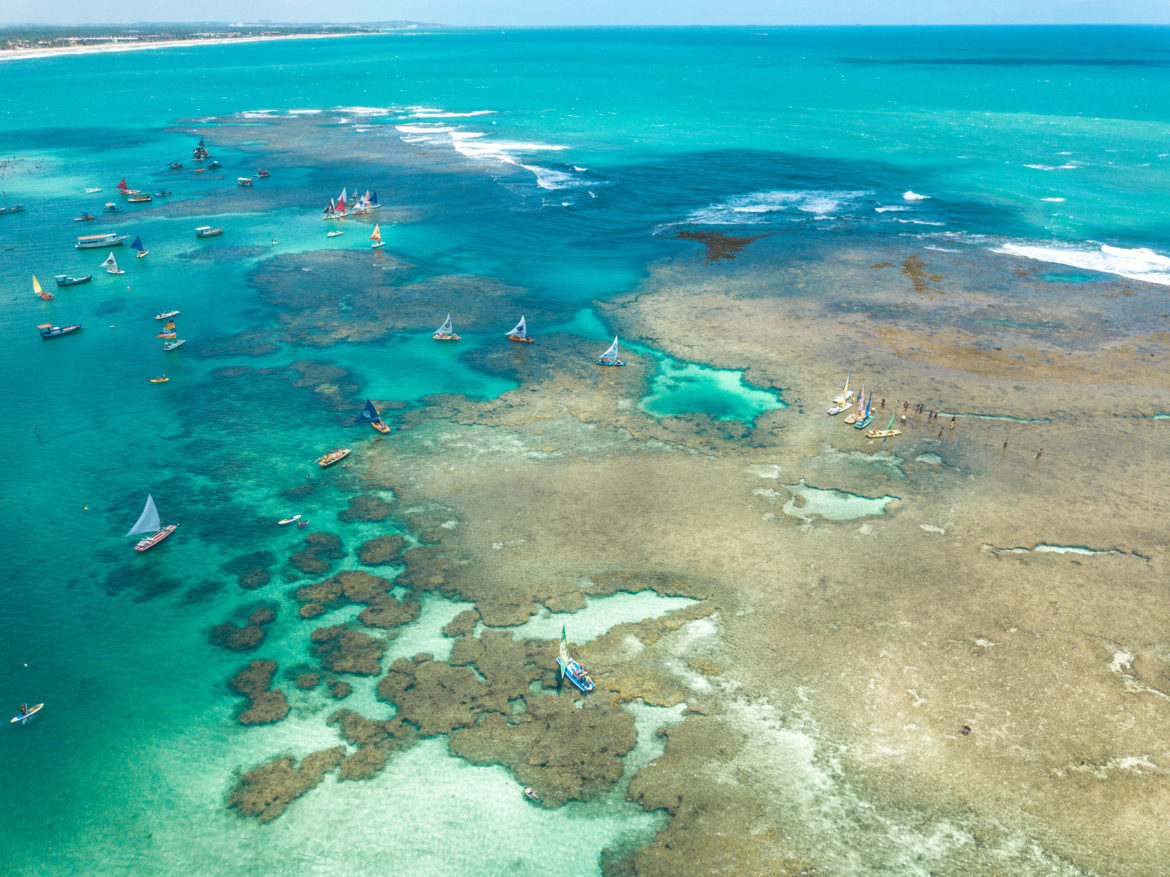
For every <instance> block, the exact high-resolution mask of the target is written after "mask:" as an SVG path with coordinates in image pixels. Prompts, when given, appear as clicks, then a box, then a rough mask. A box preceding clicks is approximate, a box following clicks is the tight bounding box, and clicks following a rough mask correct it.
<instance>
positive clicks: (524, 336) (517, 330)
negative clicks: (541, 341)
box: [507, 316, 536, 344]
mask: <svg viewBox="0 0 1170 877" xmlns="http://www.w3.org/2000/svg"><path fill="white" fill-rule="evenodd" d="M507 338H508V340H509V341H519V342H521V343H523V344H531V343H532V342H533V341H535V340H536V339H535V338H533V337H532V336H531V335H529V334H528V327H527V326H526V325H525V324H524V317H523V316H521V317H520V322H519V323H517V324H516V326H515V327H514V328H513V329H512V331H511V332H509V333H508V335H507Z"/></svg>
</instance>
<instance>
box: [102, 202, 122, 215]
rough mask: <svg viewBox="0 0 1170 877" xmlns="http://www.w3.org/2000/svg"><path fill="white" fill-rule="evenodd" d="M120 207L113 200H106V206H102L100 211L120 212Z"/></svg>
mask: <svg viewBox="0 0 1170 877" xmlns="http://www.w3.org/2000/svg"><path fill="white" fill-rule="evenodd" d="M121 212H122V208H121V207H119V206H118V205H117V204H115V203H114V202H113V201H107V202H106V206H105V207H103V208H102V213H121Z"/></svg>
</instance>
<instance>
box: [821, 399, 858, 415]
mask: <svg viewBox="0 0 1170 877" xmlns="http://www.w3.org/2000/svg"><path fill="white" fill-rule="evenodd" d="M852 407H853V403H852V402H845V403H843V404H841V405H834V406H833V407H832V408H830V409H829V410H828V411H826V412H825V413H826V414H831V415H834V416H836V415H838V414H840V413H841V412H842V411H848V410H849V409H850V408H852Z"/></svg>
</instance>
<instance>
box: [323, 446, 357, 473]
mask: <svg viewBox="0 0 1170 877" xmlns="http://www.w3.org/2000/svg"><path fill="white" fill-rule="evenodd" d="M351 453H352V451H350V449H349V448H338V449H337V450H336V451H330V452H329V453H328V454H322V455H321V456H320V457H318V458H317V459H316V460H315V461H314V462H315V463H316V464H317V465H318V466H320V467H321V468H322V469H325V468H328V467H329V466H332V465H333V464H334V463H336V462H337V461H338V460H344V459H345V458H346V457H348V456H349V455H350V454H351Z"/></svg>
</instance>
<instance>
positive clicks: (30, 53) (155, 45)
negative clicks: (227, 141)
mask: <svg viewBox="0 0 1170 877" xmlns="http://www.w3.org/2000/svg"><path fill="white" fill-rule="evenodd" d="M390 33H394V31H376V32H362V33H303V34H302V33H298V34H274V35H272V36H250V37H239V38H227V37H223V38H216V39H211V40H155V41H152V42H145V43H101V44H98V45H90V46H55V47H53V48H51V49H0V62H3V61H23V60H30V59H33V58H54V57H59V56H63V55H99V54H106V53H109V52H137V51H143V50H145V49H174V48H178V47H186V46H223V45H234V44H236V43H260V42H270V41H277V40H320V39H333V38H340V37H377V36H386V35H387V34H390Z"/></svg>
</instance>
